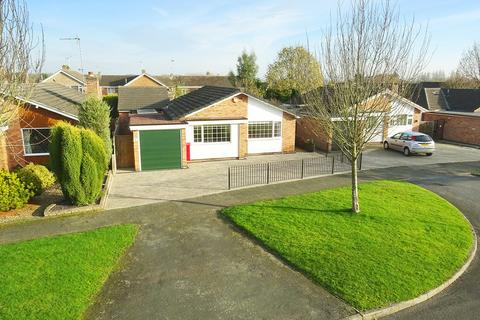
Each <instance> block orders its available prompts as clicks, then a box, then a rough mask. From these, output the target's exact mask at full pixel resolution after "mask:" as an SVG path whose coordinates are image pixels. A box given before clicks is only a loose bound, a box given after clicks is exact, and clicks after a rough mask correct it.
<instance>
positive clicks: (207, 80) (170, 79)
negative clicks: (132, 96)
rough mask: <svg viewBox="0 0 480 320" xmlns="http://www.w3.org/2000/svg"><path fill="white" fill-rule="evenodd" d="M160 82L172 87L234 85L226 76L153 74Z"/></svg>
mask: <svg viewBox="0 0 480 320" xmlns="http://www.w3.org/2000/svg"><path fill="white" fill-rule="evenodd" d="M155 78H156V79H158V80H159V81H160V82H162V83H164V84H166V85H168V86H170V87H173V86H175V85H179V86H185V87H203V86H216V87H234V86H233V85H232V83H231V82H230V80H229V79H228V77H227V76H210V75H208V76H207V75H205V76H182V75H175V76H155Z"/></svg>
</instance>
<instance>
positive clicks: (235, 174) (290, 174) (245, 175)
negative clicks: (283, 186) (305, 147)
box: [228, 153, 362, 190]
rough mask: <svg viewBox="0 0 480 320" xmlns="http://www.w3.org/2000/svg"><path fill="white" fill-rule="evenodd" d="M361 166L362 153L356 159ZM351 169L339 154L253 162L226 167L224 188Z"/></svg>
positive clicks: (360, 166)
mask: <svg viewBox="0 0 480 320" xmlns="http://www.w3.org/2000/svg"><path fill="white" fill-rule="evenodd" d="M357 160H358V168H359V170H361V169H362V155H360V157H359V158H358V159H357ZM350 170H351V163H350V161H349V160H348V158H347V157H346V156H344V155H343V153H335V154H334V153H330V154H328V155H325V156H318V157H310V158H304V159H297V160H285V161H274V162H264V163H253V164H248V165H239V166H231V167H229V168H228V189H229V190H230V189H236V188H242V187H247V186H252V185H257V184H269V183H273V182H279V181H287V180H296V179H304V178H308V177H315V176H321V175H327V174H334V173H336V172H347V171H350Z"/></svg>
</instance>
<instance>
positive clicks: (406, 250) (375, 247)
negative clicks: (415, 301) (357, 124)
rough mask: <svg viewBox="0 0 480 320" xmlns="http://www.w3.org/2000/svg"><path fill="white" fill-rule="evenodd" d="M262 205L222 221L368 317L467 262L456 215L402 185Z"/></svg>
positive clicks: (463, 229)
mask: <svg viewBox="0 0 480 320" xmlns="http://www.w3.org/2000/svg"><path fill="white" fill-rule="evenodd" d="M350 197H351V195H350V188H349V187H346V188H337V189H330V190H325V191H320V192H316V193H309V194H303V195H298V196H291V197H287V198H282V199H278V200H269V201H261V202H257V203H254V204H250V205H243V206H238V207H232V208H227V209H224V210H223V214H224V215H225V216H227V217H228V218H229V219H231V220H232V221H233V222H234V223H236V224H237V225H238V226H240V227H241V228H243V229H244V230H246V231H247V232H248V233H249V234H251V235H252V236H254V237H255V238H257V239H258V240H259V241H260V242H262V243H263V244H264V245H265V246H266V247H268V248H269V249H270V250H272V251H274V252H276V253H277V254H279V255H280V256H282V257H283V258H284V259H285V260H286V261H288V262H289V263H290V264H291V265H293V266H295V267H297V268H298V269H300V270H302V271H303V272H305V273H306V274H307V275H308V276H309V277H311V278H312V279H314V280H315V281H317V282H318V283H319V284H321V285H322V286H323V287H325V288H326V289H327V290H329V291H330V292H332V293H333V294H335V295H337V296H339V297H341V298H342V299H344V300H345V301H347V302H349V303H350V304H352V305H353V306H355V307H356V308H359V309H362V310H367V309H372V308H377V307H382V306H386V305H389V304H391V303H394V302H399V301H404V300H408V299H411V298H414V297H416V296H419V295H421V294H422V293H425V292H426V291H428V290H430V289H433V288H435V287H437V286H439V285H440V284H442V283H443V282H445V281H446V280H447V279H448V278H450V277H451V276H452V275H453V274H454V273H455V272H456V271H457V270H458V269H459V268H460V267H461V266H462V265H463V264H464V263H465V261H466V259H467V258H468V255H469V251H470V249H471V247H472V244H473V235H472V232H471V230H470V226H469V224H468V223H467V221H465V219H464V218H463V216H462V214H461V213H460V212H459V210H458V209H456V208H455V207H454V206H453V205H451V204H450V203H449V202H447V201H446V200H444V199H443V198H441V197H439V196H438V195H436V194H434V193H432V192H430V191H428V190H425V189H423V188H421V187H418V186H416V185H413V184H410V183H406V182H394V181H378V182H371V183H364V184H361V185H360V206H361V210H362V212H361V213H360V214H357V215H354V214H352V213H351V212H350V205H351V204H350Z"/></svg>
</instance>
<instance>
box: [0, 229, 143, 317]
mask: <svg viewBox="0 0 480 320" xmlns="http://www.w3.org/2000/svg"><path fill="white" fill-rule="evenodd" d="M136 234H137V226H135V225H115V226H110V227H104V228H100V229H96V230H92V231H87V232H81V233H72V234H66V235H61V236H55V237H46V238H40V239H35V240H31V241H24V242H20V243H13V244H6V245H2V246H0V284H1V289H0V319H78V318H81V316H82V314H83V313H84V311H85V310H86V309H87V308H88V306H89V305H90V304H91V303H92V302H93V298H94V297H95V295H96V294H97V293H98V292H99V290H100V289H101V287H102V286H103V284H104V282H105V281H106V280H107V278H108V275H109V274H110V272H111V271H112V270H114V268H115V267H116V266H117V264H118V261H119V259H120V257H121V256H122V255H123V254H124V253H125V250H126V249H127V248H128V247H130V246H131V245H132V243H133V241H134V239H135V236H136Z"/></svg>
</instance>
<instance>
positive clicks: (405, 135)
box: [400, 133, 412, 140]
mask: <svg viewBox="0 0 480 320" xmlns="http://www.w3.org/2000/svg"><path fill="white" fill-rule="evenodd" d="M400 139H401V140H412V135H410V134H408V133H402V135H401V136H400Z"/></svg>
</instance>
